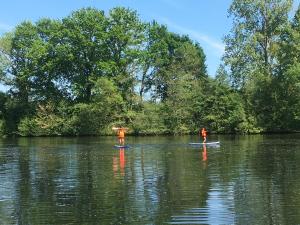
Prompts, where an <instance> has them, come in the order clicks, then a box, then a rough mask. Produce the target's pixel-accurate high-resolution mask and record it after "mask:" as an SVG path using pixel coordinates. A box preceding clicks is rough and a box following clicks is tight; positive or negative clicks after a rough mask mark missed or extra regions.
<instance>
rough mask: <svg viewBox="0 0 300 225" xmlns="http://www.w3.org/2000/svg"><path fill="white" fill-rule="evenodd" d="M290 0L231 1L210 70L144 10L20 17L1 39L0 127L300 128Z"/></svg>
mask: <svg viewBox="0 0 300 225" xmlns="http://www.w3.org/2000/svg"><path fill="white" fill-rule="evenodd" d="M291 9H292V1H290V0H264V1H262V0H255V1H247V0H234V1H233V2H232V4H231V7H230V9H229V14H230V15H231V17H232V18H233V27H232V30H231V31H230V33H229V34H228V35H227V36H226V37H225V40H224V41H225V44H226V49H225V54H224V56H223V63H222V64H221V65H220V67H219V69H218V70H217V73H216V75H215V76H214V77H212V76H209V75H208V73H207V70H206V64H205V60H206V59H205V57H206V56H205V53H204V51H203V49H202V47H201V46H200V44H199V43H197V42H195V41H193V40H191V39H190V38H189V37H188V36H187V35H179V34H176V33H173V32H170V31H169V30H168V28H167V26H165V25H161V24H158V23H157V22H156V21H152V22H143V21H141V19H140V18H139V16H138V14H137V12H136V11H134V10H131V9H128V8H123V7H117V8H113V9H111V10H110V11H109V12H108V13H107V14H105V13H104V11H102V10H99V9H96V8H82V9H79V10H77V11H74V12H72V13H71V14H70V15H69V16H67V17H65V18H63V19H60V20H53V19H46V18H43V19H40V20H38V21H37V22H35V23H32V22H30V21H24V22H22V23H21V24H19V25H18V26H16V28H15V29H14V31H12V32H9V33H6V34H4V35H2V36H1V37H0V82H1V83H2V84H3V85H5V86H6V87H8V89H9V90H8V91H7V92H0V134H1V135H8V136H9V135H22V136H47V135H51V136H53V135H71V136H74V135H106V134H111V132H112V130H111V127H112V126H115V125H117V126H126V127H129V128H130V132H131V133H132V134H137V135H148V134H189V133H195V132H197V131H198V130H199V128H200V127H206V128H207V129H208V130H209V131H211V132H218V133H259V132H270V131H297V130H299V128H300V123H299V121H300V102H299V101H300V100H299V99H300V98H299V97H300V96H299V95H300V75H299V72H300V71H299V70H300V66H299V51H300V50H299V49H300V48H299V43H300V41H299V40H300V39H299V37H300V25H299V15H300V11H299V9H298V10H297V11H296V13H295V16H294V18H293V19H291V20H290V19H289V13H290V12H291Z"/></svg>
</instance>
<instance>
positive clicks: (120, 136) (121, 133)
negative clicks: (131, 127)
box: [113, 127, 128, 145]
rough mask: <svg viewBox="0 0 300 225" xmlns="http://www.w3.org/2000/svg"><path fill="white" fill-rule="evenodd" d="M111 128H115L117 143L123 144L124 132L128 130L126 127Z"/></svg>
mask: <svg viewBox="0 0 300 225" xmlns="http://www.w3.org/2000/svg"><path fill="white" fill-rule="evenodd" d="M113 130H117V135H118V139H119V144H120V145H125V132H126V131H127V130H128V128H125V127H113Z"/></svg>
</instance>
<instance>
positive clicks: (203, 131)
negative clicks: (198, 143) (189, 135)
mask: <svg viewBox="0 0 300 225" xmlns="http://www.w3.org/2000/svg"><path fill="white" fill-rule="evenodd" d="M201 136H202V137H203V143H205V142H206V136H207V131H206V130H205V128H204V127H203V128H202V130H201Z"/></svg>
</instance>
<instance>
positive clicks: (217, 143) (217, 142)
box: [189, 141, 220, 145]
mask: <svg viewBox="0 0 300 225" xmlns="http://www.w3.org/2000/svg"><path fill="white" fill-rule="evenodd" d="M219 144H220V142H219V141H214V142H206V143H203V142H195V143H189V145H219Z"/></svg>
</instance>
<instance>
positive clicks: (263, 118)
mask: <svg viewBox="0 0 300 225" xmlns="http://www.w3.org/2000/svg"><path fill="white" fill-rule="evenodd" d="M291 6H292V1H291V0H255V1H250V0H234V1H233V2H232V4H231V6H230V9H229V13H230V15H231V16H232V17H233V20H234V23H233V28H232V30H231V34H230V35H228V36H226V37H225V43H226V49H225V55H224V61H225V63H226V65H228V66H229V68H230V76H231V80H232V82H233V84H234V85H235V87H236V88H237V89H238V90H240V91H241V93H242V95H243V98H244V101H245V109H246V113H247V115H248V117H253V116H254V115H256V114H257V120H258V123H259V125H260V126H262V127H264V128H265V129H267V130H268V129H270V128H271V127H272V126H273V125H274V123H275V121H277V119H275V118H274V117H275V116H276V113H277V111H278V108H277V107H276V106H277V105H278V104H276V101H277V99H276V96H277V94H276V91H274V89H273V87H274V79H275V77H276V75H277V68H278V62H279V61H278V49H279V46H280V35H281V33H282V30H283V29H284V28H285V27H286V26H287V24H288V12H289V10H290V9H291Z"/></svg>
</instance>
